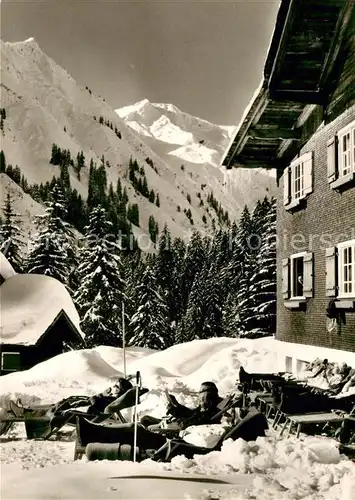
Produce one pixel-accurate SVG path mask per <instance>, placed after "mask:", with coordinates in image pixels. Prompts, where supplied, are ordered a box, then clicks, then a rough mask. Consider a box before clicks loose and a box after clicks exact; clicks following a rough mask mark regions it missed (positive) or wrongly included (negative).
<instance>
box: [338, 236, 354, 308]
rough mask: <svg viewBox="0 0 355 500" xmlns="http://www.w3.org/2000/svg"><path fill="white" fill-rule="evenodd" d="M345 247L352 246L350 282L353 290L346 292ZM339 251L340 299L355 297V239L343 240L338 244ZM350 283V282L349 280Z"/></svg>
mask: <svg viewBox="0 0 355 500" xmlns="http://www.w3.org/2000/svg"><path fill="white" fill-rule="evenodd" d="M345 248H351V249H352V250H351V254H352V257H351V280H350V281H349V283H350V284H351V288H352V291H351V292H344V291H343V289H344V284H345V282H344V265H345V264H344V253H343V250H344V249H345ZM337 253H338V262H337V271H338V290H337V291H338V293H337V298H339V299H355V239H353V240H347V241H342V242H340V243H338V244H337ZM347 283H348V282H347Z"/></svg>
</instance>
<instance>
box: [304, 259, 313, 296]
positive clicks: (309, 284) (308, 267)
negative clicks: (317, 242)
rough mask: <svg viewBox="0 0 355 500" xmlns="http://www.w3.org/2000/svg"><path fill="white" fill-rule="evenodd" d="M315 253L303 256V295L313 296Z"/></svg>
mask: <svg viewBox="0 0 355 500" xmlns="http://www.w3.org/2000/svg"><path fill="white" fill-rule="evenodd" d="M313 267H314V266H313V253H312V252H309V253H306V255H305V256H304V257H303V296H304V297H313Z"/></svg>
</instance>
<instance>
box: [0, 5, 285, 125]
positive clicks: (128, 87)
mask: <svg viewBox="0 0 355 500" xmlns="http://www.w3.org/2000/svg"><path fill="white" fill-rule="evenodd" d="M278 6H279V2H278V0H214V1H203V0H189V1H186V0H185V1H184V0H164V1H161V0H144V1H138V0H128V1H124V0H22V1H20V0H2V2H1V38H2V39H3V40H5V41H20V40H25V39H27V38H29V37H35V38H36V40H37V42H38V44H39V45H40V47H41V48H42V50H43V51H44V52H46V53H47V55H49V56H50V57H52V58H53V59H54V60H55V61H56V62H57V63H58V64H59V65H60V66H62V67H64V68H65V69H66V70H67V71H68V72H69V73H70V74H71V75H72V76H73V78H75V80H76V81H77V82H78V84H80V85H84V86H85V85H87V86H88V87H89V88H91V89H92V90H93V91H94V92H95V93H97V94H99V95H101V96H102V97H104V98H105V99H106V101H107V102H108V103H109V104H111V105H112V107H113V108H119V107H122V106H126V105H129V104H133V103H134V102H137V101H140V100H142V99H145V98H147V99H149V100H150V101H151V102H165V103H172V104H175V105H176V106H178V107H179V108H180V109H182V110H183V111H186V112H188V113H191V114H193V115H196V116H199V117H200V118H204V119H207V120H210V121H212V122H214V123H219V124H226V125H235V124H236V123H237V122H238V121H239V119H240V117H241V114H242V113H243V110H244V108H245V107H246V105H247V104H248V102H249V100H250V98H251V97H252V95H253V93H254V90H255V88H256V87H257V86H258V84H259V82H260V79H261V75H262V68H263V65H264V62H265V57H266V53H267V50H268V46H269V43H270V38H271V36H272V32H273V27H274V24H275V19H276V14H277V9H278Z"/></svg>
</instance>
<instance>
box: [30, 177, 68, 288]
mask: <svg viewBox="0 0 355 500" xmlns="http://www.w3.org/2000/svg"><path fill="white" fill-rule="evenodd" d="M66 213H67V206H66V202H65V198H64V195H63V190H62V188H61V186H60V184H59V183H56V184H55V186H54V187H53V189H52V190H51V192H50V196H49V200H48V201H47V202H46V211H45V213H44V215H38V216H37V217H36V218H35V224H36V226H37V230H38V233H37V234H36V235H35V238H34V239H33V240H32V241H31V242H30V249H29V252H28V255H27V261H26V269H27V272H28V273H34V274H45V275H47V276H51V277H52V278H55V279H57V280H59V281H61V282H62V283H63V284H65V285H67V284H68V278H69V274H70V271H71V267H72V265H73V262H74V259H75V243H74V238H73V234H72V232H71V229H70V226H69V224H68V223H67V222H65V221H64V219H65V217H66Z"/></svg>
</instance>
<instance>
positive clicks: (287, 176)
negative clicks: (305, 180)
mask: <svg viewBox="0 0 355 500" xmlns="http://www.w3.org/2000/svg"><path fill="white" fill-rule="evenodd" d="M282 177H283V184H284V205H288V204H289V203H290V201H291V189H290V188H291V185H290V181H291V176H290V167H287V168H285V171H284V173H283V176H282Z"/></svg>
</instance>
